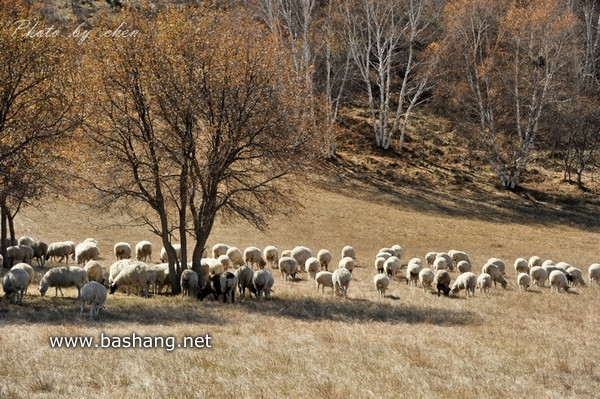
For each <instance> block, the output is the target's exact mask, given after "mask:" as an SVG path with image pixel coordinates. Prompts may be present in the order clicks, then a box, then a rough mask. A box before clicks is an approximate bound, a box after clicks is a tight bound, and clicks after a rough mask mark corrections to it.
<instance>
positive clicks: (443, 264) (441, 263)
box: [433, 256, 449, 272]
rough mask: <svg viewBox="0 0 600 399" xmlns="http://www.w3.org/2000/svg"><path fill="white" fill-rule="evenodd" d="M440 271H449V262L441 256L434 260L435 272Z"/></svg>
mask: <svg viewBox="0 0 600 399" xmlns="http://www.w3.org/2000/svg"><path fill="white" fill-rule="evenodd" d="M438 270H449V268H448V262H447V261H446V258H444V257H442V256H439V257H437V258H435V259H434V260H433V271H435V272H437V271H438Z"/></svg>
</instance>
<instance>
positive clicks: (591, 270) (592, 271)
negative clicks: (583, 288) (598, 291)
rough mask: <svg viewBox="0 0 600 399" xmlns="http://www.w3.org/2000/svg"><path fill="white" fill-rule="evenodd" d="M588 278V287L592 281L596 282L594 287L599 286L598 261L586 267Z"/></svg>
mask: <svg viewBox="0 0 600 399" xmlns="http://www.w3.org/2000/svg"><path fill="white" fill-rule="evenodd" d="M588 280H589V282H590V287H591V286H592V282H595V283H596V287H598V286H600V263H592V264H591V265H590V267H588Z"/></svg>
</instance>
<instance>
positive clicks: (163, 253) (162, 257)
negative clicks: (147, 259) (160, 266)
mask: <svg viewBox="0 0 600 399" xmlns="http://www.w3.org/2000/svg"><path fill="white" fill-rule="evenodd" d="M171 246H172V247H173V249H174V250H175V261H176V262H181V244H171ZM160 261H161V262H163V263H168V262H169V255H168V254H167V249H166V248H165V247H162V248H161V249H160Z"/></svg>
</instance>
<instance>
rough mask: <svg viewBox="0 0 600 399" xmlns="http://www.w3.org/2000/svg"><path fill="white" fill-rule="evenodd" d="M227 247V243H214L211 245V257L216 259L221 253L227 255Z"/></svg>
mask: <svg viewBox="0 0 600 399" xmlns="http://www.w3.org/2000/svg"><path fill="white" fill-rule="evenodd" d="M228 249H229V245H227V244H221V243H219V244H215V245H213V247H212V254H213V258H215V259H217V258H218V257H219V256H221V255H227V250H228Z"/></svg>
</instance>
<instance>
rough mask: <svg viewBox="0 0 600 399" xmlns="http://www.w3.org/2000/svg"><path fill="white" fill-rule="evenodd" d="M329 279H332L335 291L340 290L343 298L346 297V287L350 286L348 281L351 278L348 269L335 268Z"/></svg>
mask: <svg viewBox="0 0 600 399" xmlns="http://www.w3.org/2000/svg"><path fill="white" fill-rule="evenodd" d="M331 279H332V281H333V290H334V291H335V293H336V294H338V293H339V292H341V293H342V295H343V296H344V298H347V295H348V287H349V286H350V281H351V280H352V274H351V273H350V271H349V270H348V269H346V268H344V267H341V268H338V269H335V270H334V271H333V275H332V276H331Z"/></svg>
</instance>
